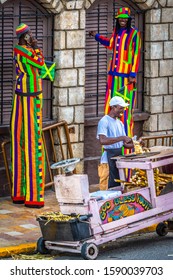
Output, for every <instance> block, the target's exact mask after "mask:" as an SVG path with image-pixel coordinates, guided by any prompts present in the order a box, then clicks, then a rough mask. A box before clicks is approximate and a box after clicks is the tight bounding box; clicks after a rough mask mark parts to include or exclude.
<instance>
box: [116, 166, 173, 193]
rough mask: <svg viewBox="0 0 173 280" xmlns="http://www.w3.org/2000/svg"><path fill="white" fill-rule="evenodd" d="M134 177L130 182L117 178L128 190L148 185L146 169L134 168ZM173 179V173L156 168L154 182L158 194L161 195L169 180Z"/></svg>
mask: <svg viewBox="0 0 173 280" xmlns="http://www.w3.org/2000/svg"><path fill="white" fill-rule="evenodd" d="M132 174H133V175H132V177H131V178H130V180H129V182H126V181H122V180H119V179H115V181H116V182H118V183H123V184H124V186H125V188H126V189H127V190H130V189H135V188H136V189H138V188H141V187H147V186H148V180H147V176H146V171H145V170H141V169H138V168H135V169H133V173H132ZM172 181H173V174H165V173H160V171H159V169H158V168H155V170H154V182H155V187H156V194H157V195H160V193H161V191H162V190H163V189H164V188H165V187H166V185H167V184H168V183H169V182H172Z"/></svg>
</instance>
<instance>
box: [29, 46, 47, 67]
mask: <svg viewBox="0 0 173 280" xmlns="http://www.w3.org/2000/svg"><path fill="white" fill-rule="evenodd" d="M27 62H28V63H29V64H31V65H33V66H35V67H37V68H42V66H43V65H44V57H43V54H42V52H41V50H40V49H35V50H34V53H33V55H32V57H31V58H30V59H27Z"/></svg>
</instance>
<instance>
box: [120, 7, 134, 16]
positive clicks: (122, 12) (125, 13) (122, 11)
mask: <svg viewBox="0 0 173 280" xmlns="http://www.w3.org/2000/svg"><path fill="white" fill-rule="evenodd" d="M116 18H131V17H130V9H129V8H127V7H125V8H119V9H118V12H117V15H116Z"/></svg>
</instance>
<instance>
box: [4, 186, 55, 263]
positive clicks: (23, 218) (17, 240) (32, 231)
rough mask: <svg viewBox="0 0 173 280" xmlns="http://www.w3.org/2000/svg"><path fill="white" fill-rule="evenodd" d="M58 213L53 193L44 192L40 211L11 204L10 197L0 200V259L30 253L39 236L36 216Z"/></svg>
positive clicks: (34, 247)
mask: <svg viewBox="0 0 173 280" xmlns="http://www.w3.org/2000/svg"><path fill="white" fill-rule="evenodd" d="M51 211H59V207H58V202H57V200H56V196H55V192H54V191H52V190H46V191H45V206H44V207H43V208H41V209H34V208H27V207H25V206H24V205H22V204H13V203H12V201H11V198H10V197H1V198H0V258H2V257H8V256H11V255H13V254H19V253H27V252H32V251H34V250H35V249H36V243H37V240H38V238H39V237H40V236H41V230H40V227H39V223H38V222H37V221H36V216H38V215H40V214H41V213H44V212H51Z"/></svg>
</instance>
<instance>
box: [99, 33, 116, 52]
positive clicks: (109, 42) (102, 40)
mask: <svg viewBox="0 0 173 280" xmlns="http://www.w3.org/2000/svg"><path fill="white" fill-rule="evenodd" d="M95 40H96V41H97V42H99V43H101V44H102V45H103V46H105V47H106V48H108V49H110V50H112V48H113V42H114V32H113V33H112V36H111V37H110V38H107V37H104V36H102V35H100V34H99V33H98V34H96V35H95Z"/></svg>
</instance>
